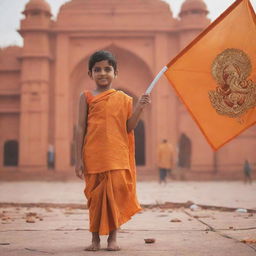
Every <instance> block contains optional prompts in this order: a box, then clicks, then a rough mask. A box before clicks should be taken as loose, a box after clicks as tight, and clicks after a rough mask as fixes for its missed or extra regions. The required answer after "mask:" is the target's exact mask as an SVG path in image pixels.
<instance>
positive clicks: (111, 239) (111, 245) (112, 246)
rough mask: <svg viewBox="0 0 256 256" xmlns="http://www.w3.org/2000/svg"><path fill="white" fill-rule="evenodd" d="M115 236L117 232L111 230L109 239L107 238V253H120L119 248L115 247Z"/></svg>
mask: <svg viewBox="0 0 256 256" xmlns="http://www.w3.org/2000/svg"><path fill="white" fill-rule="evenodd" d="M116 234H117V230H113V231H111V232H110V234H109V237H108V247H107V250H108V251H120V247H119V246H118V245H117V242H116Z"/></svg>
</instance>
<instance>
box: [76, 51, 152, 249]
mask: <svg viewBox="0 0 256 256" xmlns="http://www.w3.org/2000/svg"><path fill="white" fill-rule="evenodd" d="M88 64H89V71H88V75H89V77H90V78H91V79H92V80H94V82H95V86H96V88H95V90H94V91H92V92H84V93H82V94H81V95H80V103H79V117H78V130H77V137H76V149H77V158H76V159H77V161H76V168H75V171H76V175H77V176H78V177H79V178H82V177H83V176H84V177H85V183H86V188H85V195H86V198H87V201H88V208H89V216H90V232H92V244H91V245H90V246H88V247H87V248H86V250H89V251H97V250H99V249H100V235H109V236H108V247H107V250H110V251H117V250H119V249H120V248H119V246H118V245H117V241H116V235H117V229H118V228H119V227H120V226H121V225H122V224H123V223H125V222H126V221H128V220H129V219H130V218H131V216H132V215H134V214H135V213H136V212H138V211H140V210H141V208H140V205H139V203H138V201H137V198H136V189H135V186H136V185H135V182H136V173H135V161H134V136H133V130H134V128H135V127H136V125H137V123H138V121H139V118H140V116H141V113H142V111H143V109H144V107H145V106H146V105H147V104H148V103H150V98H149V95H142V96H141V98H140V99H139V101H138V104H137V105H136V107H135V109H134V111H133V113H132V98H131V97H129V96H128V95H126V94H125V93H123V92H121V91H116V90H114V89H111V87H112V82H113V80H114V79H115V78H116V76H117V74H118V71H117V63H116V60H115V58H114V56H113V55H112V54H111V53H110V52H107V51H99V52H96V53H94V54H93V55H92V56H91V57H90V59H89V63H88Z"/></svg>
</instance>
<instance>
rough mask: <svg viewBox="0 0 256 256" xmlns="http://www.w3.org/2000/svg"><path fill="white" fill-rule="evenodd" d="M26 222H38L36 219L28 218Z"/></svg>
mask: <svg viewBox="0 0 256 256" xmlns="http://www.w3.org/2000/svg"><path fill="white" fill-rule="evenodd" d="M26 222H27V223H35V222H36V221H35V219H34V218H33V217H27V218H26Z"/></svg>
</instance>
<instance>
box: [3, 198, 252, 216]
mask: <svg viewBox="0 0 256 256" xmlns="http://www.w3.org/2000/svg"><path fill="white" fill-rule="evenodd" d="M192 204H194V203H193V202H191V201H188V202H185V203H176V202H165V203H163V204H157V203H156V204H141V207H142V208H144V209H154V208H160V209H179V208H189V207H190V206H191V205H192ZM197 205H198V206H199V207H200V208H202V209H204V210H215V211H221V212H225V211H226V212H233V211H235V210H237V209H238V208H239V207H236V208H234V207H225V206H213V205H204V204H197ZM5 207H29V208H59V209H61V208H72V209H80V210H84V209H86V210H88V208H87V206H86V203H85V204H76V203H13V202H0V208H5ZM242 208H243V207H242ZM244 209H246V208H244ZM246 210H247V213H256V209H246Z"/></svg>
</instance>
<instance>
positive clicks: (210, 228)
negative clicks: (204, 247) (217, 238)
mask: <svg viewBox="0 0 256 256" xmlns="http://www.w3.org/2000/svg"><path fill="white" fill-rule="evenodd" d="M183 212H184V213H185V214H187V215H188V216H189V217H191V218H194V219H196V220H197V221H198V222H201V223H202V224H204V225H205V226H207V227H208V228H209V231H213V232H216V230H215V228H213V227H212V226H211V225H209V224H207V223H206V222H204V221H202V220H200V219H199V218H195V216H194V215H192V214H190V213H189V212H187V211H185V210H183Z"/></svg>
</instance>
